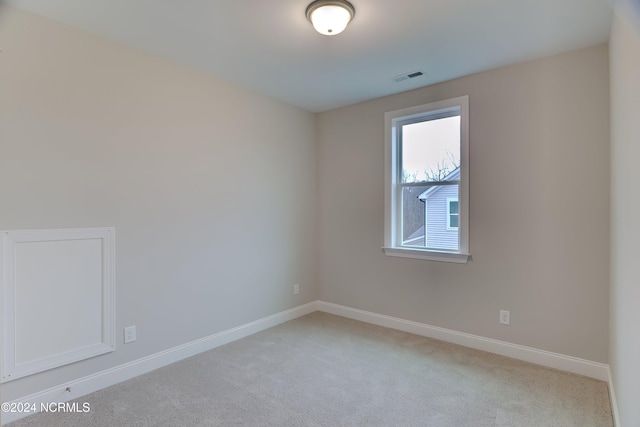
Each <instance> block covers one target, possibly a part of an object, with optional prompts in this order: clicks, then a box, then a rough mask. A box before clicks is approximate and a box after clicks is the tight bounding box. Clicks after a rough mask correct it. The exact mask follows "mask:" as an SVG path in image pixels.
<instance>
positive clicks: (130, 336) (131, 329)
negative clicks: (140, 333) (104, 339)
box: [124, 325, 136, 344]
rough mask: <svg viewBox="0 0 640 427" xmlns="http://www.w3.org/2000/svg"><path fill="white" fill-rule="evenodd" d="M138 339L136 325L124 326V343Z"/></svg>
mask: <svg viewBox="0 0 640 427" xmlns="http://www.w3.org/2000/svg"><path fill="white" fill-rule="evenodd" d="M135 340H136V325H133V326H127V327H126V328H124V343H125V344H129V343H131V342H134V341H135Z"/></svg>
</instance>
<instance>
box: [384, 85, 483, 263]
mask: <svg viewBox="0 0 640 427" xmlns="http://www.w3.org/2000/svg"><path fill="white" fill-rule="evenodd" d="M451 111H456V112H458V111H459V113H460V183H459V194H458V226H459V227H458V251H447V250H434V249H428V248H425V249H422V248H415V247H411V248H409V247H406V246H403V245H402V232H401V227H402V224H401V219H402V216H401V209H402V201H401V197H402V191H401V187H400V186H399V185H398V184H400V183H401V182H400V181H401V164H400V163H401V157H400V156H399V153H398V151H399V147H398V145H399V138H398V132H399V124H400V123H401V122H406V121H407V120H420V119H428V118H429V117H433V116H439V115H442V114H443V113H447V112H451ZM425 208H426V207H425ZM447 210H448V206H447ZM447 218H448V216H447ZM448 221H449V219H447V222H448ZM425 228H426V227H425ZM425 233H426V230H425ZM383 250H384V253H385V254H386V255H389V256H395V257H403V258H416V259H425V260H432V261H445V262H455V263H466V262H467V261H468V260H469V257H470V256H471V254H470V253H469V97H468V96H461V97H457V98H452V99H447V100H443V101H437V102H432V103H429V104H424V105H418V106H415V107H409V108H404V109H401V110H396V111H389V112H387V113H385V218H384V246H383Z"/></svg>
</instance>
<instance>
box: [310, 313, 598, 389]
mask: <svg viewBox="0 0 640 427" xmlns="http://www.w3.org/2000/svg"><path fill="white" fill-rule="evenodd" d="M316 304H317V308H318V310H319V311H324V312H326V313H331V314H336V315H338V316H343V317H348V318H350V319H355V320H360V321H362V322H367V323H372V324H374V325H378V326H384V327H387V328H392V329H397V330H400V331H404V332H410V333H412V334H416V335H421V336H424V337H429V338H435V339H438V340H441V341H446V342H450V343H453V344H459V345H463V346H465V347H471V348H475V349H478V350H483V351H488V352H490V353H496V354H500V355H502V356H507V357H511V358H514V359H519V360H524V361H526V362H531V363H535V364H537V365H542V366H546V367H549V368H554V369H559V370H562V371H566V372H572V373H574V374H578V375H583V376H585V377H590V378H595V379H597V380H600V381H605V382H606V381H609V365H606V364H603V363H597V362H591V361H589V360H584V359H579V358H577V357H572V356H565V355H563V354H558V353H552V352H550V351H545V350H538V349H535V348H531V347H525V346H522V345H517V344H511V343H508V342H505V341H499V340H494V339H491V338H484V337H481V336H478V335H472V334H466V333H463V332H457V331H453V330H451V329H445V328H440V327H437V326H431V325H427V324H424V323H418V322H413V321H410V320H405V319H399V318H397V317H391V316H385V315H382V314H377V313H372V312H370V311H363V310H358V309H355V308H351V307H345V306H342V305H338V304H332V303H328V302H324V301H317V302H316Z"/></svg>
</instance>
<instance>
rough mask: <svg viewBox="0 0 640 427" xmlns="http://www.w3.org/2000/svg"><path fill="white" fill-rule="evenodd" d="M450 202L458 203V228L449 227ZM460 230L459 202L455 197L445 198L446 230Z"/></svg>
mask: <svg viewBox="0 0 640 427" xmlns="http://www.w3.org/2000/svg"><path fill="white" fill-rule="evenodd" d="M451 202H458V213H457V214H454V215H458V226H457V227H452V226H451ZM459 228H460V201H459V200H458V198H457V197H447V230H451V231H457V230H458V229H459Z"/></svg>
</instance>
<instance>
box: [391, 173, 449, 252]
mask: <svg viewBox="0 0 640 427" xmlns="http://www.w3.org/2000/svg"><path fill="white" fill-rule="evenodd" d="M458 191H459V186H458V185H432V186H417V187H403V188H402V246H409V247H420V248H428V249H440V250H451V251H457V250H459V243H458V229H457V227H458V218H459V217H458V214H454V215H451V214H450V213H449V212H448V209H447V205H448V204H450V205H453V204H455V205H456V212H457V206H458V202H451V200H448V199H451V198H452V197H453V198H455V197H458ZM450 202H451V203H450Z"/></svg>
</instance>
